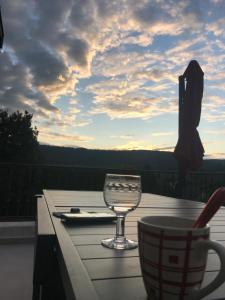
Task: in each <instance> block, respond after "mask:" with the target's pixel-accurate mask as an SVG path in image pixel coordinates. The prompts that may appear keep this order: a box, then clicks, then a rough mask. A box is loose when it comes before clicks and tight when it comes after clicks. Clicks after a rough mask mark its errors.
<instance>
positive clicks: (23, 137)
mask: <svg viewBox="0 0 225 300" xmlns="http://www.w3.org/2000/svg"><path fill="white" fill-rule="evenodd" d="M32 117H33V115H32V114H30V113H28V112H27V111H25V112H24V113H21V112H19V111H16V112H14V113H12V114H9V113H8V111H5V110H2V109H0V161H4V162H33V161H36V160H37V157H38V146H39V143H38V141H37V136H38V130H37V128H36V127H34V128H32Z"/></svg>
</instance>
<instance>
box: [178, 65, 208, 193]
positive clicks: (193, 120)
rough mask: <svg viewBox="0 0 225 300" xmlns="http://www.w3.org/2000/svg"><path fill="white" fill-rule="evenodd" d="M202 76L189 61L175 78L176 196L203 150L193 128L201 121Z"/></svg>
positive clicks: (201, 156)
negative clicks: (177, 174)
mask: <svg viewBox="0 0 225 300" xmlns="http://www.w3.org/2000/svg"><path fill="white" fill-rule="evenodd" d="M203 77H204V73H203V71H202V69H201V67H200V65H199V64H198V62H197V61H196V60H192V61H191V62H190V63H189V65H188V67H187V69H186V70H185V72H184V74H183V75H182V76H180V77H179V136H178V142H177V145H176V147H175V150H174V155H175V158H176V159H177V160H178V169H179V176H178V183H177V187H176V192H177V196H178V197H180V196H181V194H182V188H183V186H184V184H185V178H186V175H187V172H188V171H194V170H197V169H198V168H199V167H200V166H201V163H202V160H203V156H204V148H203V146H202V143H201V140H200V137H199V134H198V131H197V127H198V125H199V122H200V117H201V105H202V96H203V85H204V79H203Z"/></svg>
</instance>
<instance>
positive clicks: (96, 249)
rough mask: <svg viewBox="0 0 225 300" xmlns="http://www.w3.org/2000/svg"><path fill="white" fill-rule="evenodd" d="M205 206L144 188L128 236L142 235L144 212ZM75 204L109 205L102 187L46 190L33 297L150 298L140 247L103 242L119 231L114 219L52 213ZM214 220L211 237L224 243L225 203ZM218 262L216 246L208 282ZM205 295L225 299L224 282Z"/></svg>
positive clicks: (192, 212)
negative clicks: (86, 220)
mask: <svg viewBox="0 0 225 300" xmlns="http://www.w3.org/2000/svg"><path fill="white" fill-rule="evenodd" d="M203 206H204V204H203V203H199V202H193V201H188V200H179V199H174V198H169V197H163V196H158V195H153V194H143V195H142V199H141V203H140V205H139V207H138V208H137V209H136V210H135V211H133V212H131V213H129V214H128V215H127V218H126V227H125V228H126V236H127V237H129V238H131V239H135V240H137V220H138V219H139V218H140V217H142V216H144V215H170V216H179V217H187V218H196V217H197V216H198V215H199V213H200V211H201V210H202V207H203ZM71 207H80V208H81V209H82V210H85V211H90V210H92V211H93V210H94V211H99V212H105V211H108V209H107V208H106V206H105V203H104V200H103V195H102V193H101V192H85V191H84V192H80V191H56V190H45V191H44V195H43V197H41V198H40V199H38V216H37V244H36V256H35V268H34V294H33V299H48V300H50V299H55V300H56V299H60V300H62V299H64V298H65V299H67V300H74V299H77V300H89V299H92V300H95V299H102V300H113V299H117V300H120V299H129V300H134V299H135V300H137V299H139V300H146V299H147V296H146V292H145V289H144V285H143V281H142V277H141V270H140V265H139V258H138V249H134V250H123V251H122V250H119V251H118V250H113V249H108V248H105V247H103V246H102V245H101V240H102V239H104V238H107V237H113V236H114V234H115V224H104V225H90V224H89V225H77V224H76V225H75V224H73V225H66V224H64V223H63V222H61V220H60V219H58V218H56V217H54V216H53V215H52V212H54V211H69V210H70V208H71ZM210 225H211V239H214V240H217V241H219V242H220V243H221V244H223V245H225V208H224V207H223V208H221V209H220V210H219V211H218V212H217V214H216V215H215V216H214V218H213V219H212V220H211V222H210ZM219 264H220V263H219V259H218V257H217V255H216V254H215V253H213V252H212V251H211V252H210V253H209V255H208V265H207V272H206V274H205V278H204V283H203V285H205V284H208V283H209V282H210V281H211V280H212V279H213V278H214V277H215V275H216V274H217V272H218V269H219ZM224 271H225V270H224ZM204 299H210V300H213V299H225V285H222V286H221V287H220V288H219V289H217V290H216V291H215V292H214V293H212V294H211V295H209V296H208V297H206V298H204Z"/></svg>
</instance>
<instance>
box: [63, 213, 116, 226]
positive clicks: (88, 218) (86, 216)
mask: <svg viewBox="0 0 225 300" xmlns="http://www.w3.org/2000/svg"><path fill="white" fill-rule="evenodd" d="M61 219H62V221H65V222H93V223H95V222H96V223H97V222H112V221H114V220H116V215H114V214H112V213H100V212H80V213H78V214H74V213H62V216H61Z"/></svg>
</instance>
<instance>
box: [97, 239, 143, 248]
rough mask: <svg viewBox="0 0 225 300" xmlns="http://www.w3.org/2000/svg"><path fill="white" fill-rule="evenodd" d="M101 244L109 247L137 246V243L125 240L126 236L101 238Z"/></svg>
mask: <svg viewBox="0 0 225 300" xmlns="http://www.w3.org/2000/svg"><path fill="white" fill-rule="evenodd" d="M102 245H103V246H105V247H107V248H111V249H118V250H124V249H135V248H137V247H138V243H137V242H135V241H132V240H127V239H126V238H122V239H121V238H112V239H105V240H102Z"/></svg>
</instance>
